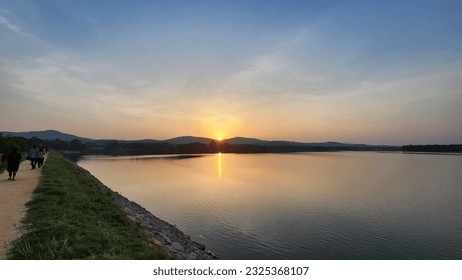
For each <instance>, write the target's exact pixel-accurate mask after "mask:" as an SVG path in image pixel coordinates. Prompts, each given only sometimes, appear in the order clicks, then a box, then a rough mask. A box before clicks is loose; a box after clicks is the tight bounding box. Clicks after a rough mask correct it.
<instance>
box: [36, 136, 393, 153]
mask: <svg viewBox="0 0 462 280" xmlns="http://www.w3.org/2000/svg"><path fill="white" fill-rule="evenodd" d="M31 141H32V142H33V143H35V144H37V145H40V146H43V147H49V148H50V149H55V150H58V151H62V152H71V153H81V154H109V155H141V154H205V153H290V152H328V151H399V150H400V147H392V146H367V145H341V146H340V145H339V146H332V145H330V146H329V145H325V146H323V145H312V144H311V145H310V144H307V145H290V144H284V143H281V144H280V145H279V144H271V145H265V144H231V143H227V142H219V141H211V142H210V143H208V144H204V143H199V142H194V143H189V144H171V143H167V142H163V141H156V140H139V141H123V140H95V141H85V142H83V141H80V140H79V139H74V140H71V141H63V140H59V139H55V140H41V139H38V138H32V139H31Z"/></svg>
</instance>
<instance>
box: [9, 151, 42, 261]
mask: <svg viewBox="0 0 462 280" xmlns="http://www.w3.org/2000/svg"><path fill="white" fill-rule="evenodd" d="M40 174H41V171H40V169H34V170H31V166H30V162H29V161H27V160H26V161H23V162H22V163H21V165H20V166H19V171H18V173H17V175H16V180H15V181H9V180H8V172H6V171H4V172H3V173H1V174H0V260H4V259H6V253H7V251H8V249H9V248H10V244H11V242H12V241H13V240H15V239H16V238H18V237H19V236H20V230H19V227H20V226H21V219H22V218H23V217H24V215H25V214H26V206H25V204H26V203H27V202H28V201H29V200H31V198H32V192H33V191H34V189H35V188H36V187H37V184H38V182H39V177H40Z"/></svg>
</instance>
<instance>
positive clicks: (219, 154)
mask: <svg viewBox="0 0 462 280" xmlns="http://www.w3.org/2000/svg"><path fill="white" fill-rule="evenodd" d="M221 158H222V155H221V153H218V178H221V175H222V163H221Z"/></svg>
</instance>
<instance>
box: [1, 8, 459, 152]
mask: <svg viewBox="0 0 462 280" xmlns="http://www.w3.org/2000/svg"><path fill="white" fill-rule="evenodd" d="M461 73H462V2H460V1H310V0H286V1H282V0H281V1H251V0H250V1H238V0H228V1H219V0H218V1H194V0H191V1H175V0H172V1H70V0H55V1H46V0H43V1H17V0H13V1H10V0H0V89H1V91H0V111H1V112H2V113H1V116H2V122H1V125H0V130H5V131H29V130H42V129H58V130H61V131H64V132H68V133H73V134H78V135H81V136H85V137H92V138H119V139H141V138H154V139H166V138H170V137H174V136H178V135H197V136H207V137H212V138H229V137H234V136H248V137H257V138H263V139H269V140H278V139H286V140H295V141H328V140H335V141H344V142H355V143H368V144H397V145H401V144H408V143H415V144H425V143H462V109H461V108H462V81H461V77H462V75H461Z"/></svg>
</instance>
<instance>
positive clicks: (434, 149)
mask: <svg viewBox="0 0 462 280" xmlns="http://www.w3.org/2000/svg"><path fill="white" fill-rule="evenodd" d="M402 150H403V152H428V153H462V145H459V144H457V145H406V146H403V148H402Z"/></svg>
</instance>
